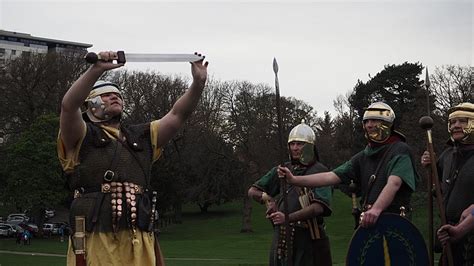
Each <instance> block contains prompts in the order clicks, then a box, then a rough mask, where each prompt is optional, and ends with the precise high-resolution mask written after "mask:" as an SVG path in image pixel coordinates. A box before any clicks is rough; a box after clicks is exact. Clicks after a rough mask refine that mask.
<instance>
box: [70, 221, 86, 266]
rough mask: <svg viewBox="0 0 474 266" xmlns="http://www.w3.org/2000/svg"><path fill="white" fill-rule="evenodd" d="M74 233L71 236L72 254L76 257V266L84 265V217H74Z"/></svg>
mask: <svg viewBox="0 0 474 266" xmlns="http://www.w3.org/2000/svg"><path fill="white" fill-rule="evenodd" d="M74 219H75V232H74V236H73V244H74V254H75V255H76V265H77V266H85V265H86V230H85V229H86V217H85V216H76V217H75V218H74Z"/></svg>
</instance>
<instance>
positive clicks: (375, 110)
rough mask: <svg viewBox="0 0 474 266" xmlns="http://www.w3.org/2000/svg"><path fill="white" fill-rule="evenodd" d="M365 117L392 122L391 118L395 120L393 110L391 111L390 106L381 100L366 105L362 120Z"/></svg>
mask: <svg viewBox="0 0 474 266" xmlns="http://www.w3.org/2000/svg"><path fill="white" fill-rule="evenodd" d="M367 119H377V120H382V121H385V122H389V123H390V124H392V123H393V120H395V112H393V109H392V107H390V106H389V105H388V104H386V103H383V102H375V103H373V104H371V105H369V107H367V109H366V110H365V112H364V117H363V118H362V120H363V121H365V120H367Z"/></svg>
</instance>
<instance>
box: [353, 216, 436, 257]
mask: <svg viewBox="0 0 474 266" xmlns="http://www.w3.org/2000/svg"><path fill="white" fill-rule="evenodd" d="M346 265H348V266H355V265H358V266H359V265H370V266H372V265H411V266H413V265H429V258H428V250H427V248H426V244H425V241H424V240H423V236H422V235H421V234H420V231H418V229H417V228H416V227H415V226H414V225H413V224H412V223H411V222H410V221H408V220H407V219H405V218H403V217H401V216H399V215H397V214H393V213H384V214H381V215H380V216H379V219H378V221H377V223H376V224H375V226H374V227H371V228H362V227H359V228H358V229H357V230H356V231H355V232H354V235H353V236H352V240H351V243H350V245H349V250H348V252H347V257H346Z"/></svg>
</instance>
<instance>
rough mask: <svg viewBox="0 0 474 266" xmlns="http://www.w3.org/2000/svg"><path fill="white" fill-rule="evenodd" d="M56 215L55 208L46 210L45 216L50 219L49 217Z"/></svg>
mask: <svg viewBox="0 0 474 266" xmlns="http://www.w3.org/2000/svg"><path fill="white" fill-rule="evenodd" d="M54 215H56V211H55V210H53V209H46V210H44V218H46V219H48V218H53V217H54Z"/></svg>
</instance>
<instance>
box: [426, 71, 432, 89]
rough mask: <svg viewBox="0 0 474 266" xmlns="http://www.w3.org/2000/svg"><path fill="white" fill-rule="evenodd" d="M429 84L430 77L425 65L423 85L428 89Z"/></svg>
mask: <svg viewBox="0 0 474 266" xmlns="http://www.w3.org/2000/svg"><path fill="white" fill-rule="evenodd" d="M430 86H431V82H430V77H429V75H428V66H427V67H426V77H425V87H426V89H429V88H430Z"/></svg>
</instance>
